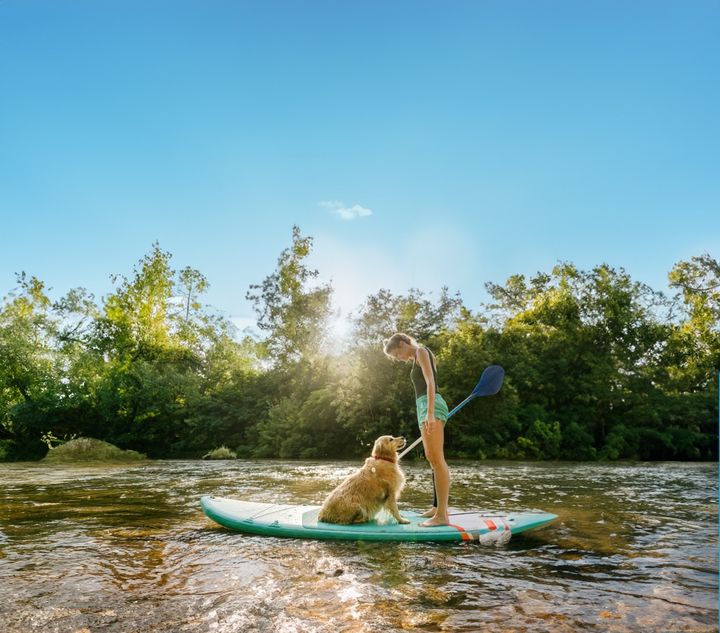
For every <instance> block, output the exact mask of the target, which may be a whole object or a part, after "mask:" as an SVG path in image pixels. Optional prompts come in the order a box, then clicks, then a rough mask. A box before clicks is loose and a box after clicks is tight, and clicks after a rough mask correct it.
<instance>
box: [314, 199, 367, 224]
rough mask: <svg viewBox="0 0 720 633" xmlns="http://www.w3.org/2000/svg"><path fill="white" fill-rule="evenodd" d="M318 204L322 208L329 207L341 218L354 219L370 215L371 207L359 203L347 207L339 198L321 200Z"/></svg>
mask: <svg viewBox="0 0 720 633" xmlns="http://www.w3.org/2000/svg"><path fill="white" fill-rule="evenodd" d="M319 205H320V206H321V207H323V208H324V209H330V211H332V212H333V213H334V214H336V215H338V216H340V218H341V219H343V220H354V219H355V218H364V217H367V216H369V215H372V209H368V208H367V207H363V206H361V205H359V204H354V205H353V206H351V207H348V206H346V205H345V203H344V202H341V201H340V200H323V201H322V202H320V203H319Z"/></svg>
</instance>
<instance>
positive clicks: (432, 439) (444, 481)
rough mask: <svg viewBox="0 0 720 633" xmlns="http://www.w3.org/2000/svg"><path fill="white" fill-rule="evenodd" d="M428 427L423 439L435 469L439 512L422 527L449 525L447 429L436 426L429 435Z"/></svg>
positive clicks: (424, 429) (434, 478)
mask: <svg viewBox="0 0 720 633" xmlns="http://www.w3.org/2000/svg"><path fill="white" fill-rule="evenodd" d="M426 429H427V425H426V424H424V425H423V429H422V438H423V447H424V448H425V456H426V457H427V458H428V460H429V461H430V464H431V466H432V469H433V481H434V485H435V490H436V492H437V510H436V512H435V515H434V516H433V517H431V518H430V519H428V520H427V521H424V522H423V523H421V524H420V525H421V526H423V527H431V526H433V525H447V524H448V522H449V518H448V497H449V496H450V471H449V470H448V467H447V464H446V463H445V455H444V442H445V429H444V427H443V424H442V423H440V424H436V425H435V428H434V429H433V431H432V433H427V430H426Z"/></svg>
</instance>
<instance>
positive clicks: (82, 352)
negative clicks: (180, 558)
mask: <svg viewBox="0 0 720 633" xmlns="http://www.w3.org/2000/svg"><path fill="white" fill-rule="evenodd" d="M311 249H312V238H310V237H307V236H303V235H302V234H301V232H300V229H299V228H298V227H294V228H293V232H292V243H291V245H290V247H288V248H287V249H285V250H283V251H282V253H281V254H280V257H279V259H278V262H277V268H276V269H275V271H274V272H272V273H271V274H270V275H268V276H267V277H266V278H265V279H264V281H263V282H262V283H261V284H258V285H253V286H251V288H250V291H249V292H248V294H247V297H248V299H250V300H251V301H252V302H253V305H254V307H255V310H256V312H257V315H258V327H259V328H260V331H261V332H262V333H263V335H264V336H263V338H254V337H253V336H251V335H246V336H244V337H238V335H237V332H236V331H235V329H234V327H233V326H232V324H231V323H230V322H229V321H227V320H226V319H224V318H221V317H218V316H216V315H214V314H212V313H211V312H209V311H208V309H207V307H206V306H204V305H203V303H202V295H203V293H204V292H206V291H207V288H208V287H209V284H208V280H207V279H206V278H205V277H204V276H203V275H202V274H201V273H200V272H199V271H197V270H195V269H193V268H191V267H188V266H185V267H183V268H182V269H180V270H179V271H176V270H174V269H173V268H172V265H171V260H172V256H171V255H170V254H169V253H167V252H166V251H163V250H162V249H161V248H160V246H159V245H158V244H154V245H153V246H152V249H151V250H150V252H149V253H148V254H147V255H145V256H144V257H143V258H142V259H141V260H140V261H139V262H138V264H137V265H136V266H135V267H134V269H133V271H132V274H130V275H129V276H127V277H126V276H123V275H115V276H114V277H113V279H114V282H115V288H114V291H113V292H112V293H110V294H109V295H108V296H106V297H104V298H103V300H102V301H100V302H96V300H95V299H94V297H93V296H92V295H89V294H88V293H87V292H86V291H85V290H84V289H82V288H75V289H72V290H70V291H69V292H68V293H67V294H66V295H65V296H64V297H61V298H60V299H58V300H57V301H52V300H51V299H50V297H49V296H48V294H47V292H46V289H45V287H44V284H43V283H42V282H41V281H40V280H38V279H36V278H35V277H31V276H28V275H26V274H25V273H21V274H20V275H18V277H17V287H16V288H15V289H14V290H13V291H12V292H11V293H10V294H9V295H8V296H6V297H4V299H3V300H2V303H1V304H0V359H1V361H2V362H0V460H10V459H37V458H40V457H42V455H44V454H45V452H46V450H47V446H48V445H50V446H55V445H56V444H58V442H59V440H58V439H57V438H72V437H76V436H82V437H97V438H99V439H102V440H105V441H107V442H111V443H113V444H116V445H117V446H118V447H121V448H123V449H134V450H136V451H142V452H143V453H147V454H148V455H149V456H150V457H179V456H191V457H199V456H201V455H204V454H209V453H208V451H211V449H213V448H214V447H218V446H231V447H233V449H234V451H235V452H236V453H237V454H238V455H241V456H243V457H252V456H257V457H282V458H307V459H309V458H326V457H327V458H330V457H333V458H338V457H346V458H355V457H358V456H361V455H364V454H367V453H368V451H369V450H370V447H371V445H372V443H373V441H374V440H375V438H376V437H378V436H379V435H383V434H387V433H392V434H394V435H405V436H406V437H408V439H411V438H414V437H417V434H418V428H417V420H416V418H415V405H414V399H413V391H412V386H411V384H410V381H409V372H410V364H405V363H398V362H391V361H390V360H388V359H387V358H386V357H385V355H384V354H383V353H382V340H383V339H384V338H386V337H387V336H389V335H390V334H392V333H393V332H395V331H404V332H407V333H409V334H411V335H413V336H415V337H416V338H417V339H418V340H420V341H421V342H422V343H424V344H426V345H428V346H429V347H431V348H432V349H433V351H434V352H435V354H436V357H437V361H438V370H439V385H438V387H439V391H440V392H441V393H442V394H443V395H444V396H445V399H446V400H447V401H448V402H449V403H450V405H451V406H452V405H453V404H455V403H457V402H459V401H461V400H462V399H464V398H465V397H466V396H467V394H468V393H470V391H471V390H472V388H473V387H474V386H475V383H476V382H477V380H478V377H479V376H480V374H481V372H482V370H483V369H484V368H485V367H487V366H488V365H490V364H493V363H497V364H501V365H502V366H503V367H505V369H506V379H505V384H504V386H503V389H502V391H501V392H500V393H499V394H498V395H497V396H494V397H492V398H482V399H479V400H477V401H475V402H474V403H473V404H472V405H471V406H468V407H466V408H464V409H463V410H462V411H460V412H459V413H458V415H457V416H456V417H455V418H453V420H452V422H451V425H450V426H449V427H448V432H447V435H446V454H447V455H449V456H455V457H466V458H473V459H477V458H480V459H484V458H512V459H574V460H583V459H608V460H614V459H717V455H718V441H717V436H718V426H717V419H718V393H717V375H718V374H717V372H718V367H720V264H718V262H717V261H715V260H714V259H713V258H711V257H710V255H708V254H704V255H701V256H699V257H693V258H691V259H690V260H689V261H685V262H678V264H676V266H675V267H674V268H673V270H672V271H671V273H670V275H669V279H670V283H671V287H672V288H674V289H675V290H677V295H676V296H674V297H670V298H668V297H665V296H664V295H662V294H661V293H658V292H655V291H654V290H652V289H651V288H649V287H647V286H646V285H644V284H640V283H638V282H635V281H633V280H632V279H631V278H630V276H629V275H628V274H627V273H626V272H625V271H624V270H622V269H619V270H616V269H613V268H611V267H609V266H607V265H605V264H603V265H599V266H596V267H595V268H593V269H592V270H588V271H583V270H579V269H577V268H576V267H575V266H573V265H572V264H570V263H560V264H558V265H557V266H555V267H554V268H553V270H552V271H550V272H547V273H546V272H541V273H538V274H537V275H535V276H532V277H529V278H526V277H525V276H523V275H513V276H511V277H510V278H509V279H508V280H507V281H506V282H505V283H504V284H497V283H488V284H487V285H486V287H487V290H488V294H489V296H490V302H489V303H488V304H487V305H484V306H480V309H479V310H478V311H477V312H473V311H471V310H470V309H468V308H467V307H466V306H464V305H463V302H462V300H461V298H460V297H459V296H457V295H451V294H450V293H449V291H448V289H447V288H442V289H441V290H440V293H439V295H437V297H433V296H432V295H426V294H424V293H422V292H420V291H419V290H417V289H410V290H409V291H408V292H407V293H406V294H395V293H392V292H390V291H388V290H386V289H380V290H378V292H377V293H375V294H373V295H370V296H369V297H367V298H366V299H365V301H364V303H363V304H362V306H361V307H360V308H359V310H358V311H357V313H356V314H354V317H353V331H352V333H351V335H350V336H349V337H348V340H347V341H345V342H343V344H342V345H339V344H338V343H339V342H338V341H331V340H330V337H329V334H328V320H329V318H330V317H331V312H332V311H331V298H332V288H331V287H330V286H329V285H318V284H316V283H315V281H314V280H315V279H316V277H317V274H318V273H317V271H314V270H311V269H310V268H308V266H307V263H306V262H307V258H308V256H309V255H310V253H311ZM68 444H71V442H68ZM60 448H62V447H58V448H53V449H52V452H53V453H55V452H56V451H58V450H59V449H60ZM420 452H421V451H420V450H418V453H417V454H420Z"/></svg>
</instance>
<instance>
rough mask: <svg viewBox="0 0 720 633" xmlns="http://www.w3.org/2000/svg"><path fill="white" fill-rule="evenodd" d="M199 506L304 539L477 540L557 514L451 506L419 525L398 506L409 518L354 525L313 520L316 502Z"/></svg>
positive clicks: (256, 530) (531, 526)
mask: <svg viewBox="0 0 720 633" xmlns="http://www.w3.org/2000/svg"><path fill="white" fill-rule="evenodd" d="M200 505H201V506H202V509H203V512H205V514H206V515H207V516H208V517H209V518H210V519H212V520H213V521H215V522H216V523H219V524H220V525H222V526H224V527H226V528H230V529H231V530H236V531H238V532H245V533H247V534H260V535H263V536H284V537H291V538H305V539H308V538H309V539H333V540H340V539H343V540H352V541H472V540H475V541H478V540H479V541H481V542H499V543H503V542H507V541H508V540H509V539H510V536H511V535H512V534H520V533H521V532H526V531H528V530H535V529H537V528H541V527H544V526H546V525H548V524H549V523H551V522H552V521H554V520H555V519H557V516H556V515H554V514H549V513H548V512H519V513H514V514H492V515H491V514H482V513H478V512H455V513H453V512H451V513H450V525H443V526H439V527H432V528H427V527H420V526H419V525H418V523H421V522H422V521H424V520H425V519H424V518H423V517H421V516H420V515H418V514H417V513H415V512H408V511H403V510H401V511H400V513H401V514H402V515H403V516H404V517H405V518H406V519H408V520H409V521H410V523H409V524H406V525H400V524H398V523H396V522H395V520H394V519H392V518H388V523H382V522H378V521H370V522H368V523H358V524H353V525H337V524H334V523H323V522H322V521H318V520H317V516H318V513H319V512H320V506H300V505H289V504H275V503H253V502H249V501H239V500H236V499H223V498H221V497H209V496H205V497H202V498H201V499H200Z"/></svg>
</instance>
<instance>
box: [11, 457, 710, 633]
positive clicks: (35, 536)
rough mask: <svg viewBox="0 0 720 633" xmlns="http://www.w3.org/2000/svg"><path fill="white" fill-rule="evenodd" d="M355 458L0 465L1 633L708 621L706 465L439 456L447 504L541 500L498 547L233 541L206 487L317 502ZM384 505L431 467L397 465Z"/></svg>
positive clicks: (413, 501) (416, 499) (409, 493)
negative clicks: (399, 482)
mask: <svg viewBox="0 0 720 633" xmlns="http://www.w3.org/2000/svg"><path fill="white" fill-rule="evenodd" d="M356 467H357V464H355V463H350V462H343V463H325V464H323V463H310V462H302V463H290V464H284V463H281V462H268V461H262V462H238V461H235V462H223V463H219V462H216V463H213V462H210V463H209V462H190V461H170V462H152V463H147V464H138V465H133V466H123V467H112V468H108V467H94V468H90V467H48V466H44V465H37V464H10V465H1V466H0V584H1V585H2V587H3V589H4V593H5V595H12V596H13V597H14V598H15V600H14V602H10V601H4V602H3V603H0V625H2V626H0V628H1V629H2V630H3V631H8V632H15V631H17V632H20V631H23V632H25V631H41V630H42V631H49V630H57V631H80V630H83V629H88V630H96V629H100V628H103V629H107V630H112V631H136V630H144V631H190V632H204V631H228V632H230V631H233V632H234V631H243V632H244V631H308V632H310V631H311V632H323V631H333V632H334V631H351V632H354V631H358V632H360V631H363V632H364V631H373V632H374V631H378V630H386V631H396V630H408V629H410V630H413V629H414V630H428V631H431V630H447V631H468V632H469V631H478V630H480V629H486V628H487V627H488V626H497V627H498V628H499V630H503V631H517V632H520V631H533V632H535V631H553V633H557V632H558V631H560V632H562V631H573V632H579V631H587V630H599V631H617V632H625V631H666V630H673V631H708V632H709V631H713V632H714V631H716V630H717V503H716V501H717V465H716V464H710V465H708V464H636V465H598V464H516V463H458V464H453V465H452V472H453V488H452V497H451V502H452V504H453V505H454V506H455V507H457V508H461V509H467V508H480V509H485V510H488V511H491V512H494V511H499V510H505V509H510V508H512V509H514V510H531V509H544V510H547V511H549V512H553V513H555V514H558V515H559V516H560V520H559V521H558V522H557V523H556V524H554V525H553V526H552V527H550V528H547V529H545V530H541V531H538V532H534V533H529V534H526V535H520V536H518V537H515V538H514V539H513V540H511V541H510V543H509V544H508V545H507V546H505V547H503V548H483V547H480V546H478V545H476V544H466V543H459V544H423V543H395V544H383V543H367V542H321V541H318V542H314V541H299V540H288V539H273V538H265V537H259V536H244V535H239V534H235V533H232V532H230V531H228V530H225V529H223V528H221V527H219V526H216V525H214V524H212V523H211V522H209V521H208V520H207V519H205V517H204V516H203V515H202V514H201V512H200V510H199V507H198V499H199V497H200V496H201V495H203V494H215V495H219V496H234V497H239V498H247V499H253V500H257V501H268V502H280V503H320V502H321V501H322V499H323V498H324V495H325V494H326V493H327V492H328V491H329V490H330V489H331V488H332V487H333V486H334V485H335V484H336V483H337V482H339V481H340V480H341V479H342V478H343V477H344V476H345V475H347V474H348V473H349V472H351V471H352V470H353V469H354V468H356ZM405 468H406V473H407V479H408V487H407V489H406V493H405V495H404V498H403V502H402V504H401V506H402V507H405V508H414V509H418V508H425V507H426V506H427V505H428V502H429V496H430V493H431V488H430V480H429V476H428V475H429V473H428V471H427V469H426V468H424V467H423V466H421V465H413V464H410V465H407V466H405Z"/></svg>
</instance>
